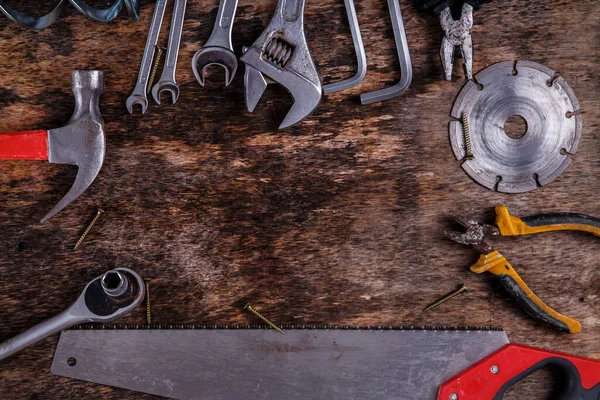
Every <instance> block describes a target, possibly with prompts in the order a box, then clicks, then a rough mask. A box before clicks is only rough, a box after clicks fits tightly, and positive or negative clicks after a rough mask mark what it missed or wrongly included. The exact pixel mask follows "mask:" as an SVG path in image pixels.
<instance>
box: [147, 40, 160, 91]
mask: <svg viewBox="0 0 600 400" xmlns="http://www.w3.org/2000/svg"><path fill="white" fill-rule="evenodd" d="M162 53H163V49H162V47H160V46H156V56H155V57H154V66H153V67H152V72H151V73H150V79H149V80H148V89H147V92H148V93H150V91H151V90H152V84H153V83H154V78H155V77H156V72H157V71H158V65H159V64H160V58H161V57H162Z"/></svg>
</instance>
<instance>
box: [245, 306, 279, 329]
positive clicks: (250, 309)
mask: <svg viewBox="0 0 600 400" xmlns="http://www.w3.org/2000/svg"><path fill="white" fill-rule="evenodd" d="M244 310H248V311H250V312H251V313H252V314H254V315H256V316H257V317H258V318H260V319H262V320H263V321H264V322H265V323H266V324H267V325H269V326H270V327H271V328H273V329H275V330H276V331H277V332H279V333H281V334H285V332H284V331H283V330H282V329H281V328H279V327H278V326H277V325H275V324H274V323H272V322H271V321H269V320H268V319H267V317H265V316H264V315H262V314H261V313H259V312H258V311H257V310H256V309H254V307H252V306H251V305H250V304H246V306H245V307H244Z"/></svg>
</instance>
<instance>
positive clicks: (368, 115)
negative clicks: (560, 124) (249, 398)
mask: <svg viewBox="0 0 600 400" xmlns="http://www.w3.org/2000/svg"><path fill="white" fill-rule="evenodd" d="M9 3H10V4H11V5H13V6H14V7H15V8H19V9H23V10H29V11H33V12H35V10H36V9H37V6H34V5H33V4H30V3H33V2H25V1H10V2H9ZM36 3H38V2H36ZM39 3H41V4H43V5H44V6H40V8H39V9H43V10H45V9H49V8H51V6H52V1H45V0H44V1H40V2H39ZM307 3H308V4H307V5H306V33H307V37H308V41H309V45H310V48H311V51H312V54H313V57H314V59H315V62H316V64H317V66H318V68H319V71H320V74H321V75H322V78H323V81H324V82H330V81H331V80H333V79H340V78H344V77H348V76H350V75H351V74H352V73H353V68H354V65H355V64H354V63H355V60H354V59H353V49H352V45H351V40H350V34H349V29H348V23H347V21H346V17H345V11H344V8H343V2H342V1H341V0H322V1H309V2H307ZM90 4H94V5H106V4H107V2H106V1H96V2H91V3H90ZM217 5H218V2H217V1H216V0H210V1H208V0H191V1H190V4H189V5H188V12H187V16H186V21H185V28H184V35H183V41H182V46H181V51H180V59H179V64H178V73H177V79H178V81H179V83H180V87H181V97H180V99H179V102H178V103H177V105H175V106H172V105H163V106H156V105H154V104H152V105H151V106H150V108H149V111H148V113H147V114H146V115H145V116H140V115H137V114H136V115H133V116H131V115H129V114H128V113H127V111H126V109H125V105H124V103H125V99H126V98H127V96H128V95H129V93H130V91H131V90H132V88H133V86H134V83H135V80H136V77H137V72H138V68H139V62H140V59H141V54H142V51H143V46H144V43H145V40H146V33H147V28H148V26H149V21H150V18H151V15H152V10H153V7H152V5H151V4H150V2H148V1H145V2H143V7H142V18H141V21H140V22H139V23H133V22H131V21H128V20H126V18H125V16H122V17H120V18H119V19H118V21H115V22H113V23H109V24H100V23H95V22H91V21H89V20H87V19H85V18H84V17H83V16H82V15H80V14H79V13H77V12H76V11H75V10H74V9H72V8H70V9H69V10H68V11H67V12H66V13H65V15H64V16H63V17H62V18H61V20H60V21H59V22H57V23H56V24H55V25H53V26H52V27H50V28H48V29H45V30H43V31H39V32H32V31H27V30H24V29H22V28H20V27H18V26H17V25H15V24H13V23H10V22H9V21H8V19H6V18H2V19H0V43H1V44H0V49H1V50H2V54H3V55H4V56H3V57H1V58H0V71H1V72H2V73H1V74H0V88H1V89H0V131H7V130H9V131H13V130H20V129H30V128H43V127H48V128H51V127H57V126H61V125H63V124H65V123H66V122H67V120H68V119H69V117H70V114H71V111H72V107H73V102H74V101H73V98H72V95H71V93H70V71H71V70H72V69H75V68H99V69H103V70H104V71H105V75H106V91H105V93H104V95H103V98H102V113H103V116H104V118H105V120H106V131H107V146H108V147H107V155H106V162H105V166H104V168H103V170H102V171H101V172H100V175H99V176H98V179H97V180H96V182H95V183H94V184H93V185H92V186H91V187H90V189H89V190H88V191H87V192H86V193H85V194H84V195H82V196H81V197H80V199H78V200H77V201H76V202H75V203H73V204H72V205H71V206H69V207H68V208H67V209H66V210H64V211H63V212H62V213H60V214H59V215H58V216H56V217H54V218H53V219H51V220H50V221H49V222H47V223H45V224H39V223H38V221H39V220H40V219H41V218H42V216H43V215H44V214H45V213H46V212H47V211H48V210H49V209H50V208H51V207H52V206H53V205H54V204H55V203H56V202H57V201H58V200H59V199H60V197H61V196H62V195H64V194H65V193H66V191H67V190H68V188H69V186H70V185H71V183H72V181H73V179H74V176H75V170H74V169H73V168H71V167H68V166H62V165H49V164H47V163H44V162H26V161H25V162H24V161H14V162H13V161H3V162H2V163H1V165H0V227H1V232H2V241H1V243H0V254H1V256H0V321H2V324H0V340H4V339H7V338H9V337H11V336H13V335H15V334H17V333H19V332H20V331H22V330H24V329H26V328H28V327H29V326H31V325H33V324H35V323H37V322H40V321H42V320H44V319H46V318H48V317H50V316H52V315H54V314H56V313H58V312H60V311H61V310H62V309H64V308H65V306H66V305H68V304H70V303H71V302H72V301H73V300H74V299H75V298H76V296H77V295H78V293H79V292H80V291H81V289H82V287H83V285H84V284H85V283H86V282H87V281H88V280H90V279H91V278H93V277H95V276H97V275H98V274H100V273H102V272H103V271H105V270H107V269H109V268H113V267H119V266H120V267H130V268H134V269H135V270H137V271H138V272H140V273H141V274H142V275H144V276H147V277H151V278H153V279H154V281H153V284H152V296H153V316H154V321H155V322H156V323H165V324H166V323H219V324H246V323H256V322H257V321H256V320H255V319H254V318H253V317H252V316H251V315H249V314H246V313H244V312H242V311H241V307H242V306H243V305H244V304H245V302H247V301H250V302H252V304H253V305H255V306H256V307H257V308H258V309H260V310H261V311H263V312H264V313H265V314H266V315H268V316H269V317H272V319H273V320H274V321H276V322H278V323H285V324H325V323H327V324H370V325H377V324H384V325H390V324H405V325H408V324H419V325H502V326H503V327H504V328H505V329H506V330H507V332H508V335H509V338H510V339H511V340H512V341H514V342H520V343H525V344H529V345H534V346H542V347H547V348H551V349H556V350H561V351H566V352H572V353H577V354H581V355H584V356H589V357H595V358H599V357H600V340H599V339H600V317H599V313H598V311H599V299H598V295H599V292H598V291H599V289H598V288H599V287H600V273H599V271H598V267H597V257H596V255H597V254H598V251H599V250H600V242H599V241H598V239H597V238H595V237H593V236H589V235H583V234H575V233H548V234H545V235H538V236H533V237H523V238H518V239H510V238H507V239H504V240H498V241H497V244H498V247H499V249H500V250H501V251H502V252H503V253H504V254H505V255H507V257H508V258H509V260H510V261H511V263H512V264H513V265H514V266H515V268H517V270H519V271H520V273H521V274H522V276H523V278H524V279H525V280H526V281H527V282H528V283H529V284H530V286H531V287H532V288H533V289H534V291H535V292H536V293H537V294H538V295H539V296H540V297H541V298H542V299H544V300H546V301H547V303H548V304H549V305H550V306H552V307H554V308H555V309H557V310H559V311H561V312H563V313H565V314H567V315H570V316H572V317H575V318H577V319H579V320H580V321H581V322H582V323H583V326H584V329H583V331H582V332H581V333H580V334H578V335H565V334H561V333H556V332H553V331H551V330H549V329H548V328H547V327H546V326H543V325H541V324H539V323H537V322H535V321H533V320H531V319H530V318H529V317H527V316H526V315H524V313H523V312H522V311H521V310H520V309H519V308H518V307H517V306H516V305H515V303H514V302H513V301H512V300H511V299H510V298H509V297H508V295H507V294H506V293H505V292H504V291H503V289H502V288H501V286H500V285H499V283H497V282H495V281H494V280H493V279H492V278H491V277H490V276H486V275H475V274H473V273H472V272H470V271H469V270H468V266H469V265H470V264H471V263H473V262H474V261H475V260H476V258H477V254H476V253H475V252H474V251H473V250H472V249H468V248H466V247H461V246H458V245H455V244H453V243H450V242H449V241H448V240H446V239H444V237H443V235H442V234H441V230H442V229H443V228H446V227H448V224H449V219H448V217H447V215H448V214H450V213H452V212H461V213H464V214H471V215H472V216H473V217H475V218H477V219H480V220H487V221H488V222H491V221H493V211H492V207H493V206H494V205H496V204H505V205H507V206H509V209H510V210H511V211H512V212H513V213H514V214H515V215H521V216H525V215H528V214H534V213H538V212H544V211H571V212H581V213H586V214H590V215H595V216H600V202H598V199H597V193H598V189H599V188H600V163H599V162H598V159H599V158H598V157H599V155H598V150H599V149H600V134H599V133H598V127H599V125H600V101H599V100H598V93H599V91H600V72H599V71H598V65H600V48H599V47H600V33H599V32H600V19H599V18H598V15H600V2H598V1H592V0H584V1H568V0H560V1H550V0H544V1H536V2H530V1H527V0H512V1H496V2H493V3H491V4H488V5H486V6H484V7H483V9H482V10H480V11H477V12H476V13H475V26H474V28H473V42H474V46H475V62H474V64H475V65H474V67H475V70H480V69H482V68H484V67H486V66H488V65H490V64H492V63H495V62H499V61H503V60H507V59H508V60H513V59H527V60H532V61H537V62H540V63H542V64H545V65H547V66H548V67H550V68H553V69H554V70H556V71H560V73H561V74H562V75H563V76H564V77H565V79H566V80H567V82H569V84H570V85H571V86H572V87H573V89H574V91H575V93H576V95H577V97H578V99H579V102H580V103H581V106H582V109H583V110H584V111H585V114H584V116H583V121H584V125H583V136H582V140H581V144H580V149H579V152H578V153H577V154H576V155H575V156H574V157H573V160H574V162H573V164H572V165H571V166H570V167H569V168H568V169H567V170H566V172H565V173H564V174H563V175H562V176H560V177H559V178H558V179H557V180H556V181H554V182H553V183H551V184H550V185H549V186H547V187H544V188H540V189H538V190H536V191H534V192H530V193H525V194H520V195H506V194H499V193H494V192H491V191H489V190H487V189H485V188H483V187H480V186H478V185H477V184H476V183H474V182H473V181H471V179H470V178H469V177H468V176H466V175H465V174H464V173H463V171H462V170H461V168H460V166H459V163H458V162H457V161H456V160H455V159H454V157H453V155H452V151H451V149H450V146H449V143H448V133H447V125H448V122H449V119H450V118H449V112H450V109H451V106H452V102H453V100H454V97H455V96H456V94H457V93H458V91H459V90H460V88H461V86H462V84H463V83H464V80H462V78H460V77H458V76H455V79H454V80H453V82H445V81H443V80H442V72H441V67H440V63H439V57H438V51H439V44H440V39H441V29H440V28H439V26H438V23H437V21H436V19H435V18H434V17H433V16H429V15H424V14H421V13H420V12H418V10H417V6H416V4H415V2H413V1H411V2H404V3H403V4H402V9H403V13H404V22H405V26H406V29H407V32H408V33H407V35H408V43H409V45H410V50H411V56H412V63H413V68H414V79H413V83H412V85H411V87H410V89H409V90H408V91H407V93H406V94H405V95H404V96H402V97H401V98H397V99H393V100H390V101H387V102H384V103H380V104H374V105H371V106H361V105H359V102H358V100H357V97H358V95H359V94H360V93H362V92H366V91H370V90H374V89H379V88H382V87H385V86H388V85H391V84H393V83H394V82H395V81H396V80H397V79H398V77H399V72H398V71H397V68H398V61H397V59H396V54H395V49H394V43H393V35H392V29H391V25H390V20H389V17H388V11H387V6H386V2H385V1H384V0H371V1H367V0H357V1H356V8H357V10H358V13H359V19H360V23H361V27H362V32H363V38H364V41H365V45H366V50H367V57H368V63H369V71H368V74H367V77H366V79H365V81H364V83H363V84H361V85H360V86H359V87H357V88H354V89H352V90H349V91H346V92H342V93H338V94H334V95H329V96H325V97H324V99H323V102H322V104H321V105H320V106H319V108H318V109H317V110H316V111H315V112H314V113H313V115H312V116H310V117H309V118H307V119H306V120H305V121H304V122H302V123H301V124H300V125H299V126H297V127H294V128H292V129H290V130H287V131H283V132H279V131H277V126H278V125H279V123H280V122H281V120H282V119H283V116H284V114H285V112H287V109H288V107H289V106H290V104H291V100H290V99H289V98H288V96H287V94H286V92H285V91H284V90H283V89H280V88H270V89H269V90H268V91H267V93H266V94H265V97H264V99H263V100H262V101H261V103H260V104H259V105H258V107H257V109H256V111H255V113H254V114H249V113H247V112H246V111H245V105H244V96H243V70H242V69H241V70H240V71H239V73H238V75H237V76H236V78H235V80H234V82H233V84H232V85H231V86H230V87H228V88H225V87H224V84H223V81H224V76H223V73H222V72H221V71H218V70H217V71H213V72H214V73H213V74H212V75H211V76H210V77H209V78H208V85H207V87H206V88H201V87H200V86H199V85H198V84H197V82H196V81H195V80H194V78H193V74H192V71H191V68H190V64H191V57H192V56H193V54H194V52H195V51H196V50H197V49H198V48H199V47H200V46H201V45H202V44H203V43H204V41H205V40H206V38H208V36H209V34H210V31H211V29H212V26H213V23H214V18H215V16H216V12H217ZM274 7H275V1H267V0H257V1H253V2H250V1H245V0H242V1H240V7H239V10H238V15H237V19H236V22H235V25H234V47H235V49H236V51H237V52H238V54H239V53H240V52H241V47H242V46H244V45H248V44H249V43H251V42H252V41H253V40H254V39H255V38H256V37H257V36H258V35H259V34H260V32H261V30H262V28H263V27H264V25H265V24H266V23H267V22H268V21H269V19H270V17H271V14H272V12H273V10H274ZM39 14H41V12H38V15H39ZM166 21H167V19H166ZM169 21H170V19H169ZM167 25H168V23H167ZM166 37H167V36H166V32H165V34H164V35H163V38H162V39H161V41H164V42H165V43H166ZM459 70H460V65H458V66H457V67H456V71H459ZM97 207H102V208H104V209H105V210H106V211H107V213H106V214H105V215H104V216H103V217H102V218H101V219H100V220H99V221H98V223H97V225H96V226H95V227H94V229H93V230H92V232H91V233H90V235H89V237H88V238H87V239H86V241H85V242H84V243H83V245H82V246H81V247H80V248H79V249H78V250H77V251H73V250H72V247H73V245H74V244H75V242H76V241H77V238H78V235H79V234H80V233H81V231H82V230H83V228H84V227H85V225H86V224H87V222H89V220H90V218H91V217H92V216H93V213H94V212H95V210H96V208H97ZM460 282H465V283H466V284H467V286H468V287H469V288H470V289H471V290H470V291H469V292H468V293H467V294H466V295H463V296H461V297H458V298H456V299H454V300H452V302H450V303H447V304H445V305H443V306H441V307H439V308H438V309H436V310H432V311H431V312H429V313H426V314H423V313H422V309H423V307H424V306H426V305H427V304H428V303H429V302H431V301H433V300H435V299H436V298H437V297H438V296H439V295H441V294H444V293H446V292H447V291H448V290H451V289H453V288H455V287H456V285H457V284H458V283H460ZM123 322H126V323H143V322H144V311H143V310H142V309H139V310H137V311H136V312H134V313H133V314H132V315H131V316H129V317H127V318H126V319H125V320H123ZM56 342H57V338H56V337H53V338H50V339H47V340H45V341H44V342H43V343H41V344H39V345H37V346H35V347H33V348H31V349H29V350H27V351H26V352H23V353H22V354H20V355H18V356H16V357H14V358H12V359H10V360H8V361H6V362H3V363H2V367H1V368H0V397H1V398H3V399H22V398H31V399H50V398H52V399H73V398H86V399H124V398H130V399H150V398H151V396H145V395H141V394H136V393H130V392H126V391H123V390H118V389H112V388H107V387H102V386H99V385H93V384H88V383H83V382H76V381H72V380H69V379H63V378H58V377H56V376H53V375H52V374H50V371H49V368H50V363H51V359H52V354H53V350H54V347H55V345H56ZM542 378H543V377H538V379H534V380H533V381H532V383H531V384H528V385H526V386H524V387H522V388H521V389H522V392H521V393H514V392H513V393H512V394H511V395H510V398H513V399H519V398H520V399H522V398H527V399H531V398H536V397H535V396H534V393H539V392H540V391H543V389H544V388H545V386H547V385H548V384H549V380H548V379H542ZM524 393H526V394H524ZM507 397H509V396H507Z"/></svg>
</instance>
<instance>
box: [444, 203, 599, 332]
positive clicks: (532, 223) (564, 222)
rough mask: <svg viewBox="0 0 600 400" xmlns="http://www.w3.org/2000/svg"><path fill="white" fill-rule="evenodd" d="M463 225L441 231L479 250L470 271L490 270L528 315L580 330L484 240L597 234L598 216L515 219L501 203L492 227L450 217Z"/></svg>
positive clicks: (569, 215)
mask: <svg viewBox="0 0 600 400" xmlns="http://www.w3.org/2000/svg"><path fill="white" fill-rule="evenodd" d="M452 217H453V218H454V219H455V220H456V222H458V223H459V224H461V225H462V226H464V227H465V229H466V232H456V231H444V233H445V235H446V236H447V237H448V238H449V239H451V240H453V241H455V242H457V243H461V244H466V245H470V246H473V247H475V248H476V249H477V250H478V251H480V252H481V253H483V254H482V255H481V256H480V257H479V260H478V261H477V263H475V264H474V265H472V266H471V271H473V272H476V273H478V274H481V273H483V272H485V271H488V272H491V273H492V274H494V275H495V276H496V278H498V279H499V280H500V282H501V283H502V285H503V286H504V288H505V289H506V290H507V291H508V292H509V293H510V295H511V296H512V297H513V298H514V299H515V300H516V301H517V302H518V303H519V304H520V305H521V307H522V308H523V309H524V310H525V311H526V312H527V313H528V314H530V315H531V316H532V317H534V318H535V319H537V320H540V321H542V322H545V323H547V324H549V325H551V326H553V327H554V328H557V329H559V330H561V331H565V332H569V333H577V332H579V331H581V324H580V323H579V322H578V321H576V320H574V319H573V318H570V317H567V316H566V315H563V314H560V313H558V312H556V311H554V310H553V309H552V308H550V307H548V306H547V305H546V304H545V303H544V302H543V301H542V300H540V298H539V297H537V296H536V295H535V294H534V293H533V291H532V290H531V289H530V288H529V287H528V286H527V285H526V284H525V282H524V281H523V279H521V277H520V276H519V274H517V271H515V269H514V268H513V267H512V266H511V265H510V263H509V262H508V261H507V260H506V258H505V257H504V256H503V255H502V254H500V252H498V251H497V250H494V249H493V248H492V246H491V245H490V244H489V243H487V242H486V239H487V238H489V237H490V236H499V235H502V236H520V235H531V234H534V233H541V232H551V231H582V232H588V233H591V234H593V235H595V236H600V219H598V218H594V217H590V216H588V215H583V214H573V213H549V214H540V215H535V216H531V217H525V218H519V217H515V216H513V215H510V213H509V212H508V209H507V208H506V207H504V206H497V207H496V226H492V225H487V224H481V223H479V222H477V221H474V220H468V219H464V218H462V217H460V216H457V215H453V216H452Z"/></svg>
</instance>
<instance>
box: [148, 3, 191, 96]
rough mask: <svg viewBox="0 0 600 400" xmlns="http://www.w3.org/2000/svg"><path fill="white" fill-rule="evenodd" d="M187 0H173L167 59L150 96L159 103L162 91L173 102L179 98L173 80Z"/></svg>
mask: <svg viewBox="0 0 600 400" xmlns="http://www.w3.org/2000/svg"><path fill="white" fill-rule="evenodd" d="M186 5H187V0H175V6H174V9H173V18H172V20H171V30H170V32H169V44H168V45H167V46H168V47H167V59H166V61H165V67H164V68H163V72H162V75H161V77H160V80H159V81H158V82H157V83H156V85H154V87H153V88H152V97H153V98H154V101H156V103H157V104H159V105H160V95H161V94H162V92H163V91H165V90H166V91H169V92H171V99H172V100H173V104H175V103H176V102H177V99H178V98H179V87H178V86H177V83H176V82H175V70H176V69H177V55H178V54H179V46H180V44H181V33H182V32H183V20H184V18H185V7H186Z"/></svg>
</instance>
